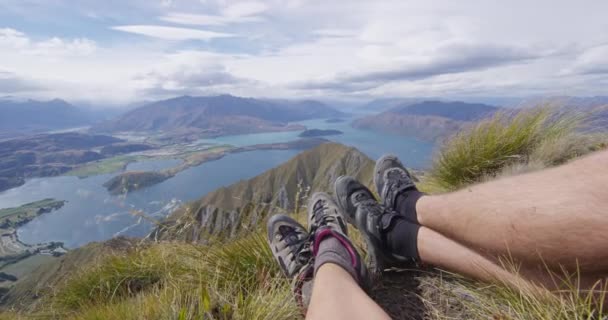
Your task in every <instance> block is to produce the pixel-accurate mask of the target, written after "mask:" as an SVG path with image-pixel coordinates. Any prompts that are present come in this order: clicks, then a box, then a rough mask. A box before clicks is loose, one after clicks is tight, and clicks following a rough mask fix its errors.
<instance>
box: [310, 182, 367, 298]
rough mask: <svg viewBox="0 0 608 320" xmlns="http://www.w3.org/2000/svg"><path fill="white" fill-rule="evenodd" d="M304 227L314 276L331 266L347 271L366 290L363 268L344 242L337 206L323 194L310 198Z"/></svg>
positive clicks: (345, 230)
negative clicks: (310, 248)
mask: <svg viewBox="0 0 608 320" xmlns="http://www.w3.org/2000/svg"><path fill="white" fill-rule="evenodd" d="M308 223H309V229H310V233H311V234H312V252H313V256H314V260H315V262H314V270H315V274H316V272H318V271H319V268H321V266H323V265H324V264H326V263H333V264H336V265H338V266H340V267H341V268H342V269H344V270H345V271H347V272H348V273H349V274H350V275H351V276H352V277H353V278H354V279H355V280H356V281H357V283H358V284H359V286H361V288H363V289H364V290H368V289H369V287H370V278H369V275H368V271H367V267H366V266H365V263H364V262H363V260H362V259H361V256H360V255H359V253H358V252H357V249H356V248H355V246H354V245H353V244H352V242H351V241H350V239H349V238H348V236H347V234H348V229H347V226H346V222H345V220H344V216H343V214H342V213H340V209H339V207H338V205H337V204H336V203H335V202H334V200H333V199H332V198H331V197H330V196H329V195H327V194H326V193H322V192H317V193H315V194H313V196H312V197H311V199H310V201H309V202H308Z"/></svg>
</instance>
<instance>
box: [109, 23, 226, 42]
mask: <svg viewBox="0 0 608 320" xmlns="http://www.w3.org/2000/svg"><path fill="white" fill-rule="evenodd" d="M112 29H114V30H118V31H123V32H129V33H135V34H140V35H144V36H148V37H152V38H159V39H164V40H174V41H179V40H203V41H209V40H213V39H216V38H227V37H233V36H234V35H233V34H229V33H221V32H214V31H206V30H198V29H189V28H176V27H165V26H156V25H125V26H115V27H112Z"/></svg>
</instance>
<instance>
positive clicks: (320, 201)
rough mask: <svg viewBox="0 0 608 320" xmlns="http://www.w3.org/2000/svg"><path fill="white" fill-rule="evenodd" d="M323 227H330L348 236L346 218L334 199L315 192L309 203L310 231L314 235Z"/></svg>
mask: <svg viewBox="0 0 608 320" xmlns="http://www.w3.org/2000/svg"><path fill="white" fill-rule="evenodd" d="M322 226H329V227H331V228H333V229H335V230H338V231H340V232H342V233H343V234H344V235H348V228H347V226H346V222H345V221H344V217H343V216H342V215H341V214H340V211H339V208H338V205H336V202H335V201H334V199H333V198H332V197H330V196H329V195H328V194H327V193H324V192H315V193H314V194H313V195H312V197H311V198H310V200H309V201H308V229H309V232H310V234H314V233H315V231H316V230H317V229H319V228H320V227H322Z"/></svg>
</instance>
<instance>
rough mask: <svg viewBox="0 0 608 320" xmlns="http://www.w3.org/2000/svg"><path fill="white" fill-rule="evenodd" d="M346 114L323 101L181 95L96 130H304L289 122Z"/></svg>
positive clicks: (210, 132) (211, 132) (213, 132)
mask: <svg viewBox="0 0 608 320" xmlns="http://www.w3.org/2000/svg"><path fill="white" fill-rule="evenodd" d="M341 115H343V113H342V112H340V111H338V110H335V109H333V108H331V107H329V106H327V105H325V104H323V103H321V102H318V101H313V100H303V101H275V100H262V99H254V98H242V97H235V96H231V95H218V96H203V97H192V96H181V97H176V98H171V99H167V100H161V101H156V102H153V103H150V104H147V105H144V106H141V107H139V108H136V109H134V110H131V111H129V112H127V113H126V114H124V115H122V116H119V117H118V118H116V119H114V120H111V121H106V122H104V123H102V124H100V125H97V126H95V127H94V128H93V129H94V130H96V131H102V132H115V131H176V130H185V129H196V130H198V131H199V133H200V134H201V135H203V136H208V137H213V136H221V135H228V134H243V133H256V132H270V131H285V130H301V129H303V127H302V126H297V125H289V124H288V122H293V121H300V120H308V119H313V118H323V117H328V118H329V117H335V116H341Z"/></svg>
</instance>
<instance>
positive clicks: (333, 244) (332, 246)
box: [315, 237, 359, 281]
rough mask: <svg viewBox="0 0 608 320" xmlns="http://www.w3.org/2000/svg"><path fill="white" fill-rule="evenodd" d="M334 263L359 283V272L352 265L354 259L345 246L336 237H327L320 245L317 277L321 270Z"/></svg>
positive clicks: (317, 258) (316, 265)
mask: <svg viewBox="0 0 608 320" xmlns="http://www.w3.org/2000/svg"><path fill="white" fill-rule="evenodd" d="M326 263H333V264H336V265H338V266H340V267H341V268H342V269H344V270H346V271H347V272H348V273H350V275H351V276H352V277H353V278H354V279H355V280H356V281H359V280H358V279H359V277H358V276H357V271H356V270H355V267H354V266H353V263H352V257H351V255H350V253H348V250H347V249H346V247H344V245H343V244H342V243H341V242H340V241H339V240H338V239H336V238H335V237H327V238H325V239H323V240H321V243H320V244H319V253H318V254H317V256H316V257H315V275H316V274H317V271H319V268H320V267H321V266H322V265H324V264H326Z"/></svg>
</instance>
